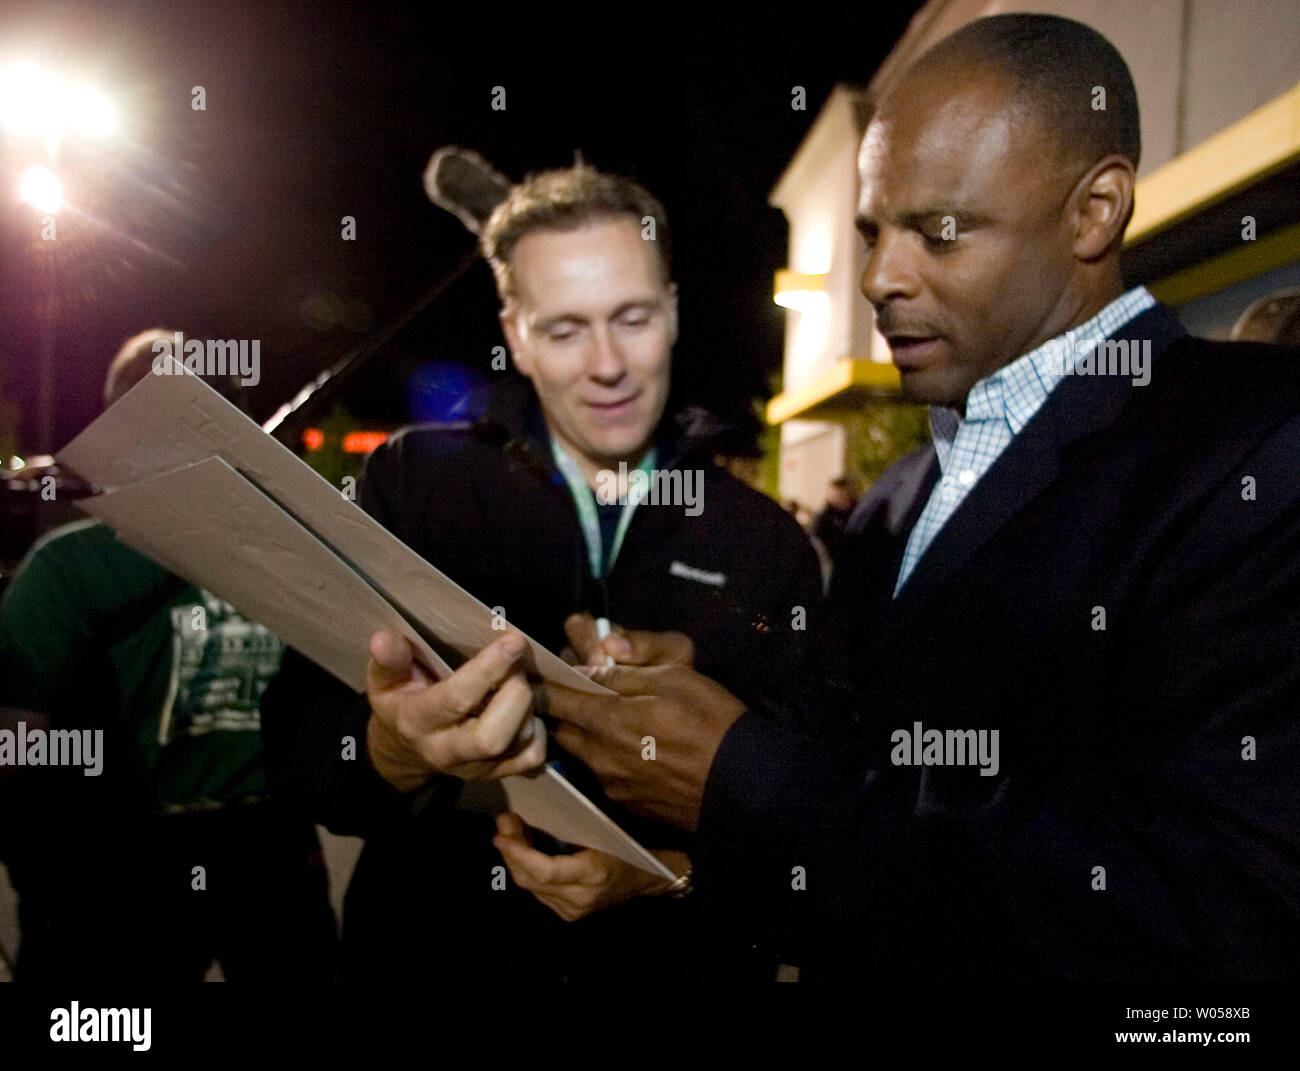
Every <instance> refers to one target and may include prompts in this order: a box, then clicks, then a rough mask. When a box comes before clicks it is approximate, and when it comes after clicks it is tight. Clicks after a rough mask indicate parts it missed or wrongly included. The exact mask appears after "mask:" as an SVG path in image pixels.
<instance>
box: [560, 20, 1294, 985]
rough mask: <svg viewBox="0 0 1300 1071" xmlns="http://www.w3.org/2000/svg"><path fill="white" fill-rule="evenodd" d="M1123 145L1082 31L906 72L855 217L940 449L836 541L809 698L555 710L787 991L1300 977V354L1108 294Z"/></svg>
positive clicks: (671, 684) (1006, 25) (717, 695)
mask: <svg viewBox="0 0 1300 1071" xmlns="http://www.w3.org/2000/svg"><path fill="white" fill-rule="evenodd" d="M1099 87H1100V90H1101V93H1100V95H1099V93H1098V88H1099ZM1099 100H1100V101H1102V102H1104V103H1103V105H1102V107H1101V108H1098V107H1097V102H1098V101H1099ZM1138 151H1139V145H1138V125H1137V103H1136V97H1135V94H1134V90H1133V85H1132V81H1131V79H1130V77H1129V74H1128V71H1127V68H1126V66H1125V64H1124V62H1123V60H1122V59H1121V58H1120V57H1119V55H1118V53H1117V52H1115V50H1114V49H1113V47H1112V46H1110V44H1109V42H1107V41H1105V39H1104V38H1102V37H1100V35H1098V34H1096V33H1095V32H1094V31H1092V30H1090V29H1088V28H1086V27H1083V26H1081V25H1080V24H1078V23H1074V22H1070V21H1068V20H1064V19H1057V18H1053V17H1049V16H1037V15H1014V16H997V17H994V18H990V19H982V20H978V21H977V22H975V23H972V24H970V25H969V26H967V27H965V28H964V29H962V30H960V31H958V32H957V33H956V34H954V35H953V36H952V37H950V38H948V39H946V40H945V41H943V42H941V43H940V44H939V45H937V46H936V47H935V48H934V49H932V50H931V51H930V52H929V53H927V54H926V55H925V56H924V57H922V59H921V60H919V61H918V63H917V64H916V65H915V66H914V67H913V68H912V69H911V70H910V71H909V72H908V73H907V74H906V75H905V76H904V78H903V80H902V81H901V83H900V84H899V86H898V88H897V89H896V90H895V91H894V92H893V93H892V94H891V95H890V96H889V97H887V98H886V99H885V100H884V101H882V102H881V103H880V105H879V107H878V109H877V111H876V113H875V115H874V117H873V119H872V122H871V124H870V126H869V128H868V130H867V133H866V135H865V137H864V139H863V145H862V152H861V155H860V158H859V164H860V171H861V179H862V190H861V199H860V203H859V221H858V223H859V229H860V230H861V232H862V235H863V237H864V239H865V241H866V243H867V252H868V257H867V265H866V269H865V272H864V275H863V279H862V290H863V293H864V295H865V296H866V297H867V299H868V300H870V301H871V303H872V305H873V306H874V307H875V310H876V313H877V317H878V325H879V326H880V329H881V331H882V333H883V334H884V335H885V337H886V338H887V339H888V340H889V342H890V345H891V347H892V350H893V356H894V361H895V363H896V364H897V366H898V367H899V370H900V372H901V376H902V382H903V388H904V390H905V391H906V392H907V393H908V394H909V395H910V396H911V397H913V398H915V399H917V400H920V401H924V402H927V403H929V404H930V405H931V406H932V410H931V413H932V428H933V431H934V438H935V442H934V444H933V445H932V446H930V447H927V448H926V449H925V450H923V451H921V452H920V453H919V454H916V455H913V456H912V457H909V458H907V459H905V460H904V461H902V462H900V463H899V465H897V466H896V467H895V468H894V469H892V470H891V471H890V472H888V473H886V474H885V476H883V477H882V479H881V481H880V483H879V485H878V486H877V487H876V488H873V491H872V494H871V495H869V497H868V498H867V499H866V500H864V502H863V503H862V504H861V505H860V507H859V509H858V510H857V512H856V513H855V516H854V518H853V520H852V522H851V523H850V527H849V532H848V534H847V535H846V545H845V546H844V548H843V550H842V553H841V555H840V558H839V560H838V561H837V564H836V570H835V576H834V578H833V581H832V592H831V602H832V607H831V610H830V614H829V617H830V629H829V631H828V633H827V634H826V636H825V637H824V639H823V643H822V656H823V658H824V659H825V666H824V669H823V672H822V673H821V674H819V675H818V678H817V679H816V680H815V681H810V682H809V683H808V685H807V687H806V689H805V694H806V695H807V696H808V702H807V708H808V709H807V712H806V713H805V714H804V715H803V716H802V718H799V717H796V716H794V715H795V713H797V712H790V711H788V710H785V711H783V710H775V709H774V710H764V709H761V708H760V707H758V706H756V705H754V704H752V703H751V704H750V705H749V707H748V709H744V708H743V707H742V705H741V704H740V703H739V702H738V701H736V700H734V699H733V698H732V697H731V696H730V695H728V694H727V693H726V692H724V691H723V690H722V689H720V688H718V686H717V685H715V684H713V682H711V681H707V680H702V679H701V678H700V677H699V675H698V674H693V673H692V672H691V671H689V670H686V669H683V668H681V667H668V666H664V667H656V668H651V669H644V668H642V669H628V668H622V667H620V668H618V669H615V670H611V671H605V670H599V671H595V675H596V677H597V679H599V680H601V681H602V683H605V684H607V685H609V686H611V687H613V688H615V689H616V690H618V691H619V692H620V693H622V694H623V695H624V696H626V697H627V698H624V699H619V700H609V699H601V698H594V697H586V696H578V695H577V694H576V693H572V692H568V691H563V690H559V689H552V690H551V694H550V710H551V712H552V713H553V714H555V715H557V716H558V717H560V718H561V719H563V720H564V722H565V723H566V724H565V725H564V726H563V727H562V728H561V730H560V731H559V733H558V734H557V737H558V739H559V740H560V742H561V743H562V744H563V746H564V747H566V748H567V749H569V750H571V751H573V752H575V753H577V754H578V755H580V756H581V757H582V758H583V759H584V760H585V761H586V762H588V763H589V764H590V765H591V766H592V768H593V769H595V770H596V771H597V772H598V773H599V774H600V775H601V777H602V779H604V780H605V781H606V782H607V784H608V785H609V788H610V792H611V794H612V795H614V796H616V797H618V798H621V799H624V800H628V801H631V805H632V806H634V807H637V808H640V809H641V810H643V811H644V812H646V813H649V814H657V815H661V816H665V817H669V818H671V819H673V820H676V821H679V822H681V823H684V824H686V825H688V826H692V827H695V826H698V831H699V837H700V850H699V851H700V858H699V861H698V863H697V870H696V877H697V887H698V889H699V890H700V894H701V895H702V896H710V897H712V898H713V899H714V900H715V901H717V902H718V906H719V907H720V909H721V910H722V911H723V912H726V913H727V914H728V915H729V917H731V918H733V919H736V920H748V922H749V923H752V922H754V921H756V920H761V921H762V922H764V923H765V924H766V925H767V928H768V932H769V933H770V934H771V935H772V939H773V940H774V941H776V942H777V943H778V949H779V951H780V952H781V954H782V956H783V958H784V959H785V961H786V962H799V963H802V964H804V966H805V972H804V973H805V977H809V978H812V977H823V978H826V977H835V976H837V975H839V974H840V973H841V972H843V973H846V974H847V973H848V972H850V971H852V972H861V973H862V974H864V975H868V976H871V973H870V972H886V971H887V972H889V973H888V974H886V975H884V976H885V977H888V978H890V979H891V981H892V980H896V979H900V978H904V979H905V978H921V977H923V978H929V979H933V978H944V977H952V976H965V977H972V978H1018V979H1024V978H1039V977H1063V978H1080V979H1135V978H1151V979H1154V978H1179V979H1193V978H1202V979H1203V978H1229V979H1232V978H1266V979H1272V978H1282V977H1292V978H1294V977H1296V976H1297V974H1298V973H1300V806H1298V802H1297V801H1298V799H1300V789H1298V788H1297V782H1296V770H1297V769H1300V354H1297V353H1296V352H1295V351H1288V350H1283V349H1278V348H1273V347H1268V346H1263V345H1253V344H1252V345H1245V344H1233V343H1212V342H1207V341H1204V340H1200V339H1193V338H1190V337H1188V336H1187V335H1186V334H1185V333H1184V332H1183V331H1182V329H1181V328H1180V327H1179V325H1178V322H1177V320H1176V319H1175V317H1174V316H1173V314H1172V313H1171V312H1170V311H1169V310H1168V309H1166V308H1164V307H1163V306H1160V305H1158V304H1157V303H1155V302H1154V301H1153V300H1152V299H1151V297H1150V295H1149V294H1147V293H1146V292H1145V290H1143V289H1142V288H1137V289H1134V290H1130V291H1128V292H1127V293H1125V292H1123V286H1122V284H1121V281H1120V272H1119V250H1120V244H1121V240H1122V236H1123V232H1124V228H1125V226H1126V225H1127V223H1128V220H1129V218H1130V216H1131V213H1132V197H1133V185H1134V171H1135V168H1136V164H1137V160H1138ZM1098 340H1104V344H1102V345H1097V342H1098ZM1121 344H1122V345H1121ZM687 712H689V713H687ZM684 726H685V727H687V728H683V727H684ZM647 734H650V735H654V736H655V737H656V740H657V741H658V760H659V761H657V762H655V763H638V762H637V761H636V751H635V742H636V741H637V740H639V739H640V738H641V737H642V736H643V735H647ZM876 976H879V975H876Z"/></svg>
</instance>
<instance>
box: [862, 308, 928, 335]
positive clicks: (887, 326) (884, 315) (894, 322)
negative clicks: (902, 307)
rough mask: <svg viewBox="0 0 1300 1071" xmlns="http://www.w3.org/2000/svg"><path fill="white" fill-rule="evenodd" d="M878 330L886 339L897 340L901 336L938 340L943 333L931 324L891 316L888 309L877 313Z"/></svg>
mask: <svg viewBox="0 0 1300 1071" xmlns="http://www.w3.org/2000/svg"><path fill="white" fill-rule="evenodd" d="M876 328H877V329H878V330H879V331H880V333H881V334H882V335H884V336H885V337H886V338H896V337H897V336H899V335H905V336H909V337H912V338H937V337H938V336H939V335H941V334H942V333H943V332H941V331H936V330H935V329H934V327H932V326H931V325H930V324H926V323H921V322H920V321H918V320H904V319H903V318H901V317H899V316H896V315H891V314H890V311H889V309H888V308H886V309H883V310H881V311H879V312H877V313H876Z"/></svg>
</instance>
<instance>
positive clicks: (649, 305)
mask: <svg viewBox="0 0 1300 1071" xmlns="http://www.w3.org/2000/svg"><path fill="white" fill-rule="evenodd" d="M658 304H659V302H657V301H655V300H654V299H653V298H635V299H634V300H632V301H625V302H623V304H621V305H620V306H619V307H618V308H616V309H615V310H614V313H613V315H612V316H611V317H610V319H613V320H617V319H618V318H619V317H620V316H622V315H623V314H624V313H627V312H637V311H642V310H645V311H647V312H648V311H649V310H651V309H653V308H655V306H657V305H658Z"/></svg>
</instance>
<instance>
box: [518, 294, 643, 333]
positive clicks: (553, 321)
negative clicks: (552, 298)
mask: <svg viewBox="0 0 1300 1071" xmlns="http://www.w3.org/2000/svg"><path fill="white" fill-rule="evenodd" d="M658 305H659V302H658V301H656V300H655V299H654V298H635V299H633V300H632V301H625V302H623V303H622V304H621V305H619V306H618V307H617V308H616V309H615V310H614V311H613V312H612V313H611V314H610V319H611V320H616V319H618V318H619V317H620V316H622V315H624V314H625V313H629V312H632V311H634V310H641V309H644V310H651V309H654V308H656V307H657V306H658ZM588 322H589V320H588V319H587V317H586V316H582V315H579V314H578V313H576V312H561V313H557V314H556V315H554V316H547V317H546V318H545V319H541V320H538V321H537V322H536V323H535V324H534V325H533V329H534V330H536V331H549V330H551V328H553V327H558V326H559V325H560V324H563V323H571V324H577V325H581V324H585V323H588Z"/></svg>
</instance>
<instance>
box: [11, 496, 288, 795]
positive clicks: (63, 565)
mask: <svg viewBox="0 0 1300 1071" xmlns="http://www.w3.org/2000/svg"><path fill="white" fill-rule="evenodd" d="M282 653H283V645H282V643H281V642H280V640H279V638H278V637H277V636H275V635H274V634H273V633H271V632H269V631H268V630H267V629H265V628H264V627H263V626H261V625H258V624H255V623H253V622H251V621H249V620H247V619H246V618H244V617H243V616H242V615H241V614H239V612H238V611H237V610H235V608H234V607H233V606H231V605H230V604H229V603H227V602H224V601H223V600H221V599H218V598H217V597H216V596H214V595H212V594H211V593H210V592H206V591H203V590H202V589H200V588H197V587H193V586H191V585H188V584H186V583H185V582H184V581H182V580H180V579H179V578H175V577H173V576H172V574H170V573H169V572H168V571H167V570H166V569H164V568H162V567H161V566H160V565H157V564H155V563H154V562H152V561H150V560H149V559H148V558H146V557H144V556H143V555H141V554H138V553H137V552H136V551H134V550H132V549H131V548H130V547H128V546H127V545H126V544H124V543H121V542H119V541H118V539H117V537H116V535H115V534H114V533H113V531H112V530H111V529H110V528H108V527H107V526H105V525H103V524H101V523H99V522H98V521H80V522H77V523H75V524H70V525H66V526H64V527H62V528H58V529H55V530H54V531H52V532H50V533H48V534H47V535H46V536H45V537H44V538H42V539H41V540H40V541H39V542H38V543H37V544H36V546H35V547H33V548H32V550H31V551H30V552H29V554H28V555H27V558H26V559H25V560H24V562H23V564H22V566H21V567H20V568H19V571H18V573H17V574H16V575H15V576H14V578H13V580H12V581H11V583H10V585H9V588H8V590H7V591H6V592H5V596H4V599H3V601H0V657H2V658H3V676H2V677H0V688H3V695H2V696H0V699H2V700H3V701H4V702H6V703H8V704H10V705H12V706H15V707H18V708H19V709H23V710H31V711H37V712H40V713H43V714H47V715H49V716H50V718H51V719H52V721H53V724H54V725H55V727H60V726H67V727H75V728H81V729H97V728H102V729H104V731H105V732H104V736H105V741H106V747H105V764H106V765H107V764H110V763H116V762H120V763H123V764H124V765H125V764H127V763H129V764H130V765H131V766H133V767H134V768H135V773H134V774H133V776H136V777H139V778H140V779H141V780H142V781H143V782H144V783H145V785H147V789H146V794H147V797H148V799H149V800H150V801H151V804H152V806H153V807H154V808H155V809H157V810H159V811H178V810H191V809H202V808H207V807H212V806H217V805H221V804H225V803H233V802H237V801H240V800H246V799H248V798H250V797H256V796H260V795H262V794H263V793H264V792H265V790H266V778H265V774H264V772H263V769H262V742H261V734H260V731H259V730H260V728H261V721H260V716H259V711H258V701H259V699H260V698H261V695H262V692H263V690H264V689H265V688H266V685H267V684H268V683H269V682H270V679H271V677H272V676H274V675H275V672H276V670H277V669H278V668H279V665H280V657H281V655H282ZM107 772H110V773H113V774H115V775H118V776H120V775H121V774H122V773H123V771H122V770H120V769H119V770H110V771H107ZM114 779H115V780H116V779H117V777H115V778H114ZM142 787H143V786H142Z"/></svg>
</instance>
